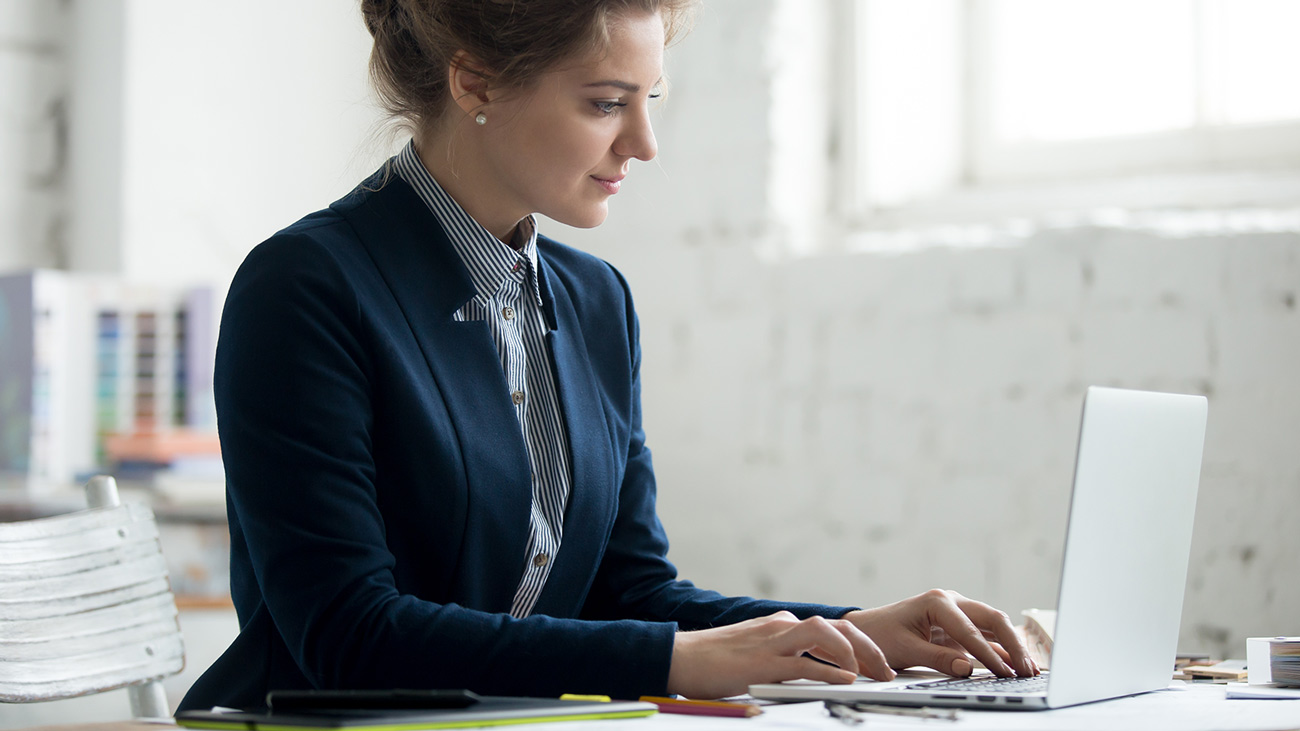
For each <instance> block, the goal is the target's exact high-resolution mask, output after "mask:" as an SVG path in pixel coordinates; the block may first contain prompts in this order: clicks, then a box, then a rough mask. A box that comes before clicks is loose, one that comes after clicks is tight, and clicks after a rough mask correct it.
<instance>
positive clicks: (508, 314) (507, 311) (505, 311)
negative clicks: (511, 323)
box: [501, 307, 515, 320]
mask: <svg viewBox="0 0 1300 731" xmlns="http://www.w3.org/2000/svg"><path fill="white" fill-rule="evenodd" d="M501 316H502V317H504V318H506V319H507V320H513V319H515V308H513V307H504V308H502V310H501Z"/></svg>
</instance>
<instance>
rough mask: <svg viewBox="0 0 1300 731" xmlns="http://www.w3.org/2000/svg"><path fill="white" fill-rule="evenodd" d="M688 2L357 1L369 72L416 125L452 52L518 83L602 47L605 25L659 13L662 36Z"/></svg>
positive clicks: (433, 99)
mask: <svg viewBox="0 0 1300 731" xmlns="http://www.w3.org/2000/svg"><path fill="white" fill-rule="evenodd" d="M694 2H695V0H361V14H362V16H363V17H364V18H365V21H366V28H367V29H368V30H369V31H370V35H371V36H372V37H373V38H374V40H375V45H374V49H373V50H372V51H371V53H370V78H371V81H372V82H373V83H374V85H375V90H376V92H377V93H378V95H379V100H380V102H381V103H382V104H383V106H384V108H385V109H386V110H387V111H388V113H389V114H391V115H392V116H394V117H397V118H400V119H403V120H405V121H406V122H407V123H408V124H410V125H412V126H413V127H416V128H417V129H418V128H419V127H421V126H422V125H423V124H425V123H427V122H430V121H432V120H434V119H436V118H437V117H438V116H439V115H440V114H441V113H442V111H443V109H444V108H445V106H446V104H447V102H448V95H447V69H448V67H449V66H450V64H451V62H452V58H453V57H454V56H455V54H456V53H457V52H458V51H464V52H465V53H467V54H469V56H470V57H472V58H473V59H474V60H475V61H476V62H477V63H478V64H480V65H481V66H482V70H483V72H484V73H485V75H486V77H487V80H488V83H489V84H490V85H491V86H493V87H497V88H503V87H511V88H525V87H526V86H527V85H528V84H529V83H530V82H532V81H534V80H535V79H536V78H537V77H538V76H540V75H541V74H543V73H544V72H546V71H549V70H551V69H552V68H554V67H555V66H556V65H558V64H559V63H561V62H563V61H565V60H567V59H569V58H571V57H573V56H576V55H578V54H580V53H583V52H586V51H594V50H599V49H601V48H604V47H605V46H606V44H607V43H608V40H609V35H608V33H609V23H610V21H611V20H613V19H615V18H617V16H619V15H622V14H624V13H628V12H646V13H656V12H657V13H660V14H661V16H662V17H663V20H664V36H665V38H666V39H667V41H668V42H671V41H672V39H673V37H674V36H675V35H676V34H677V33H678V32H679V31H680V30H681V29H682V28H684V27H685V25H686V24H687V23H688V22H689V19H690V13H691V10H692V6H693V5H694Z"/></svg>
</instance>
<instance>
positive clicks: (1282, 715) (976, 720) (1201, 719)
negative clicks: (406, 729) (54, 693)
mask: <svg viewBox="0 0 1300 731" xmlns="http://www.w3.org/2000/svg"><path fill="white" fill-rule="evenodd" d="M45 728H46V729H47V730H48V731H54V730H55V729H58V731H166V730H167V729H168V728H171V727H168V726H158V725H146V724H141V723H131V722H123V723H116V724H77V725H69V726H57V727H45ZM509 728H514V729H519V731H528V730H529V729H535V730H536V731H559V730H560V729H563V730H564V731H569V730H570V729H572V730H573V731H660V730H661V729H669V730H671V731H682V730H683V729H700V731H719V730H725V731H761V730H762V729H834V730H835V731H846V730H847V729H852V728H859V729H861V730H862V731H873V730H874V729H910V730H911V731H917V729H921V728H924V729H928V730H929V731H935V730H936V729H952V730H953V731H968V730H970V729H998V730H999V731H1002V730H1006V731H1018V730H1020V729H1024V730H1028V729H1033V730H1034V731H1097V730H1098V729H1105V731H1127V730H1129V729H1134V730H1139V729H1140V730H1142V731H1148V730H1149V731H1293V730H1295V729H1300V700H1285V701H1269V700H1226V699H1225V698H1224V689H1223V686H1214V685H1199V684H1198V685H1191V686H1188V688H1187V690H1168V691H1161V692H1158V693H1146V694H1144V695H1140V696H1133V697H1131V698H1120V699H1118V700H1113V701H1103V702H1101V703H1089V704H1086V705H1082V706H1073V707H1071V708H1062V709H1059V710H1055V711H1020V712H1016V711H1010V712H1007V711H1003V712H995V711H961V712H960V718H958V719H957V720H956V721H946V720H935V719H917V718H907V717H901V716H888V715H870V716H869V717H868V719H867V721H866V722H865V723H862V724H859V725H857V726H856V727H855V726H851V725H848V724H846V723H844V722H843V721H839V720H837V719H834V718H831V717H830V716H828V715H827V714H826V711H825V710H824V708H823V706H822V704H821V703H794V704H788V705H774V706H765V712H764V713H763V715H761V716H758V717H755V718H710V717H706V716H683V715H676V714H668V713H660V714H658V715H656V716H652V717H650V718H638V719H628V720H624V721H574V722H570V723H538V724H526V725H521V726H511V727H509Z"/></svg>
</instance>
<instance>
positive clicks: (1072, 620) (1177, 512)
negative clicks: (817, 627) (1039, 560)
mask: <svg viewBox="0 0 1300 731" xmlns="http://www.w3.org/2000/svg"><path fill="white" fill-rule="evenodd" d="M1206 414H1207V404H1206V400H1205V398H1204V397H1202V396H1184V395H1179V394H1167V393H1153V392H1147V391H1130V390H1123V389H1115V388H1101V387H1095V386H1094V387H1091V388H1089V389H1088V391H1087V393H1086V394H1085V396H1084V403H1083V418H1082V424H1081V426H1080V429H1079V442H1078V449H1077V452H1076V456H1075V468H1074V489H1073V492H1072V494H1071V499H1070V514H1069V524H1068V527H1067V529H1066V540H1065V552H1064V558H1063V561H1062V567H1061V584H1060V588H1059V593H1058V595H1057V605H1056V606H1057V615H1056V632H1055V636H1054V645H1053V648H1052V659H1051V671H1050V672H1049V673H1044V675H1045V676H1046V679H1045V680H1044V681H1040V682H1043V683H1044V684H1045V688H1044V689H1041V690H1038V691H1035V692H1024V691H1019V692H1008V691H1007V690H999V689H998V687H997V684H991V685H989V686H988V687H983V688H979V689H958V688H949V687H948V686H949V685H951V684H952V683H951V681H950V680H941V681H935V680H934V677H935V676H931V679H930V681H929V682H924V683H918V682H917V679H916V677H915V676H911V677H908V676H907V675H906V674H900V677H899V679H897V680H894V681H890V682H876V681H872V680H869V679H865V678H859V679H858V682H856V683H851V684H847V685H832V684H826V683H815V682H812V681H794V682H787V683H773V684H763V685H752V686H750V688H749V692H750V694H751V695H752V696H754V697H755V698H763V699H769V700H834V701H843V702H848V703H853V702H861V703H889V704H897V705H910V706H960V707H976V708H983V709H1002V710H1036V709H1044V708H1058V707H1061V706H1069V705H1075V704H1078V703H1088V702H1091V701H1098V700H1103V699H1106V698H1116V697H1119V696H1126V695H1135V694H1138V693H1144V692H1147V691H1152V690H1158V689H1161V688H1166V687H1168V686H1169V683H1170V680H1171V677H1172V674H1173V665H1174V657H1175V655H1176V653H1177V644H1178V626H1179V622H1180V620H1181V617H1182V607H1183V588H1184V584H1185V582H1186V580H1187V563H1188V558H1189V555H1190V553H1191V545H1192V523H1193V518H1194V516H1195V513H1196V491H1197V487H1198V485H1199V484H1200V474H1201V452H1202V449H1203V447H1204V444H1205V422H1206ZM989 678H992V676H989ZM1008 690H1009V689H1008Z"/></svg>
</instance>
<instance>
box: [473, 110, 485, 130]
mask: <svg viewBox="0 0 1300 731" xmlns="http://www.w3.org/2000/svg"><path fill="white" fill-rule="evenodd" d="M474 121H475V122H478V123H479V126H480V127H481V126H483V125H485V124H487V115H486V114H484V113H483V112H479V113H478V114H477V115H475V116H474Z"/></svg>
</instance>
